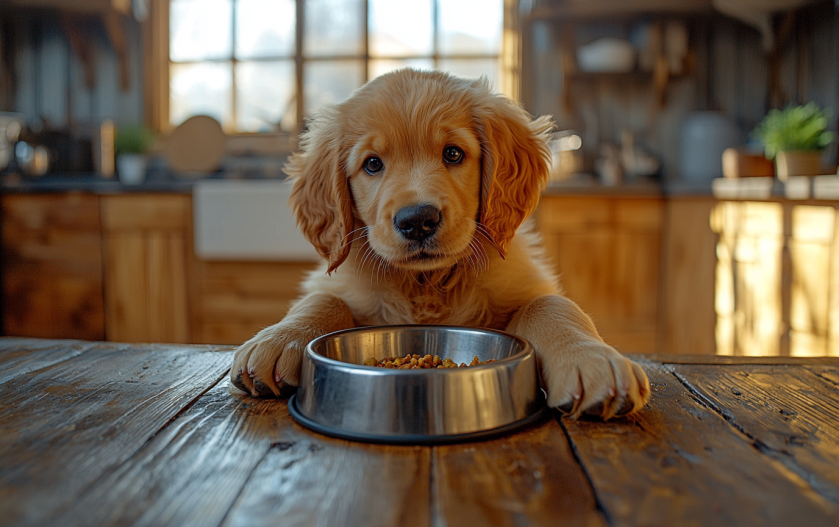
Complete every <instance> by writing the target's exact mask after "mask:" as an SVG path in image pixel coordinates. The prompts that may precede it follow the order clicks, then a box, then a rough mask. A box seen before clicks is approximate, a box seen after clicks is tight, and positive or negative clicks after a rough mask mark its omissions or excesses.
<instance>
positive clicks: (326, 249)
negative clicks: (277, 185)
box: [285, 108, 353, 273]
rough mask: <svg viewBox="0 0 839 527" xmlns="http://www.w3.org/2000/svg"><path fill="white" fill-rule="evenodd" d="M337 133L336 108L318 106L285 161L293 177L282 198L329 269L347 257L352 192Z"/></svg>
mask: <svg viewBox="0 0 839 527" xmlns="http://www.w3.org/2000/svg"><path fill="white" fill-rule="evenodd" d="M340 138H341V131H340V126H339V125H338V112H337V111H336V110H335V109H334V108H329V109H325V110H322V111H321V112H320V114H319V115H317V116H316V117H315V118H314V119H313V120H312V121H311V122H310V123H309V130H308V131H307V132H306V133H305V134H303V136H302V137H301V145H300V151H299V152H297V153H295V154H294V155H293V156H292V157H291V159H290V161H289V162H288V164H287V165H286V166H285V173H286V174H288V175H289V176H291V177H292V178H293V181H294V185H293V186H292V188H291V197H290V198H289V200H288V203H289V205H291V207H292V209H293V210H294V215H295V216H296V218H297V226H298V227H299V228H300V230H301V231H302V232H303V235H304V236H305V237H306V239H308V240H309V242H311V243H312V245H314V246H315V249H317V251H318V253H319V254H320V255H321V256H323V257H324V258H325V259H326V261H327V262H328V263H329V268H328V271H327V272H329V273H331V272H332V271H334V270H335V269H337V268H338V266H339V265H341V263H342V262H343V261H344V260H346V259H347V256H348V255H349V253H350V246H351V245H352V243H351V242H352V240H351V239H350V233H351V231H352V226H353V213H352V197H351V194H350V188H349V182H348V181H347V175H346V174H345V173H344V170H343V163H342V162H341V158H342V152H341V141H340Z"/></svg>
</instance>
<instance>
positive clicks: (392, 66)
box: [368, 59, 434, 79]
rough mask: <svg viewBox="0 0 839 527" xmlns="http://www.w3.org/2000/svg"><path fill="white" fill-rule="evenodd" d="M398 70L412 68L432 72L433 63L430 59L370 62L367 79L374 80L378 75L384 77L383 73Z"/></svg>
mask: <svg viewBox="0 0 839 527" xmlns="http://www.w3.org/2000/svg"><path fill="white" fill-rule="evenodd" d="M399 68H414V69H417V70H433V69H434V61H433V60H431V59H408V60H396V59H379V60H371V61H370V69H369V70H368V71H369V75H368V76H369V78H370V79H375V78H376V77H378V76H379V75H384V74H385V73H387V72H389V71H393V70H398V69H399Z"/></svg>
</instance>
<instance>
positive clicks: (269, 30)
mask: <svg viewBox="0 0 839 527" xmlns="http://www.w3.org/2000/svg"><path fill="white" fill-rule="evenodd" d="M296 13H297V11H296V8H295V2H294V0H238V1H237V2H236V58H239V59H249V58H257V57H290V56H292V55H294V31H295V28H296V24H297V22H296V21H295V17H296Z"/></svg>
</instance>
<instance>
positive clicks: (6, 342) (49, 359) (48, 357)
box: [0, 337, 96, 384]
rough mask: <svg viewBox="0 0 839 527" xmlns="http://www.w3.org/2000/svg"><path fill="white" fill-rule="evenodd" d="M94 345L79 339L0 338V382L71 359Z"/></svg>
mask: <svg viewBox="0 0 839 527" xmlns="http://www.w3.org/2000/svg"><path fill="white" fill-rule="evenodd" d="M94 346H96V344H95V343H93V342H84V341H81V340H43V339H25V338H9V337H4V338H0V384H3V383H4V382H6V381H8V380H9V379H13V378H15V377H17V376H18V375H21V374H24V373H28V372H31V371H35V370H40V369H41V368H45V367H47V366H51V365H53V364H56V363H58V362H61V361H64V360H67V359H72V358H73V357H76V356H78V355H81V354H82V353H84V352H85V351H87V350H89V349H91V348H93V347H94Z"/></svg>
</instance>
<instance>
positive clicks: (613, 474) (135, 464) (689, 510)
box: [0, 339, 839, 527]
mask: <svg viewBox="0 0 839 527" xmlns="http://www.w3.org/2000/svg"><path fill="white" fill-rule="evenodd" d="M231 358H232V352H231V351H230V348H220V347H211V346H188V345H161V344H135V345H130V344H117V343H95V342H84V341H66V340H57V341H48V340H36V339H0V393H2V398H0V453H1V454H0V514H2V517H3V518H4V522H5V523H8V524H9V525H68V526H75V525H80V526H81V525H102V526H108V525H160V526H165V525H173V526H180V525H206V526H219V525H224V526H238V525H242V526H244V525H248V526H250V525H287V526H296V525H347V526H355V525H358V526H365V527H367V526H387V525H400V526H405V527H413V526H428V525H449V526H452V527H455V526H461V525H463V526H465V525H492V526H496V525H497V526H500V525H522V526H534V525H546V526H547V525H591V526H606V525H614V526H624V525H627V526H628V525H651V526H652V525H688V524H690V525H714V526H726V525H732V526H734V525H778V526H787V525H808V526H822V525H824V526H828V525H831V526H833V525H836V524H837V521H839V505H837V503H839V477H837V473H836V470H835V459H836V456H837V452H839V443H837V440H836V438H837V437H839V425H837V422H839V416H837V414H836V409H837V408H839V395H837V391H836V382H837V379H839V360H837V359H829V358H827V359H818V358H812V359H800V358H799V359H795V358H784V357H765V358H759V357H746V358H744V357H714V356H708V357H686V356H655V357H650V358H649V359H647V358H644V357H641V356H637V357H635V358H636V360H638V361H639V362H640V363H641V364H643V366H644V368H645V369H646V371H647V373H648V375H649V377H650V381H651V386H652V397H651V400H650V403H649V405H648V406H647V407H646V408H644V409H642V411H641V412H640V413H639V414H637V415H636V416H632V417H627V418H618V419H613V420H611V421H609V422H606V423H603V422H598V421H589V420H579V421H573V420H571V419H568V418H565V417H561V416H560V415H559V414H558V413H553V414H549V415H548V416H547V417H546V418H544V419H543V420H542V421H541V422H539V423H537V424H534V425H533V426H530V427H528V428H526V429H524V430H521V431H519V432H516V433H512V434H508V435H506V436H504V437H500V438H497V439H493V440H489V441H483V442H476V443H463V444H454V445H444V446H435V447H428V446H388V445H372V444H362V443H354V442H349V441H344V440H339V439H332V438H329V437H326V436H323V435H319V434H316V433H314V432H311V431H309V430H307V429H304V428H302V427H300V426H299V425H297V424H295V423H294V422H293V421H292V419H291V418H290V417H289V414H288V409H287V406H286V403H287V401H286V400H285V399H279V400H278V399H254V398H251V397H249V396H247V395H232V394H231V393H229V391H228V381H227V370H228V367H229V365H230V361H231Z"/></svg>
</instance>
